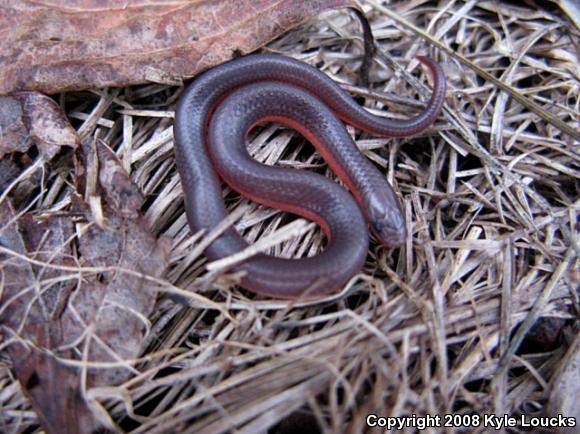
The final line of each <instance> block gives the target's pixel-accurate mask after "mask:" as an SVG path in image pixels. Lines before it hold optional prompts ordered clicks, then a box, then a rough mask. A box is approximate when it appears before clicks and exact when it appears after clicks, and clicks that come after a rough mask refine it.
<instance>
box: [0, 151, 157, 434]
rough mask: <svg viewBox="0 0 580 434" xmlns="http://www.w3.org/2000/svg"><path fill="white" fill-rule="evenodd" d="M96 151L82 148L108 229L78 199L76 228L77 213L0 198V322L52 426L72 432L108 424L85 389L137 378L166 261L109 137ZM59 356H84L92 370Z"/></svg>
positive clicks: (31, 393) (24, 378)
mask: <svg viewBox="0 0 580 434" xmlns="http://www.w3.org/2000/svg"><path fill="white" fill-rule="evenodd" d="M98 149H99V151H98V152H96V148H94V147H92V146H88V147H87V146H84V147H83V148H82V153H83V154H84V153H86V154H87V155H84V157H85V158H84V161H91V162H96V161H97V158H96V154H97V153H98V154H99V158H98V161H99V164H98V165H97V166H96V167H97V170H99V173H98V176H97V178H98V179H99V181H100V187H101V189H102V191H104V193H105V195H104V197H105V198H107V200H108V202H113V204H112V206H109V203H108V202H105V203H104V207H103V209H104V222H106V227H101V226H99V225H97V224H95V223H94V222H91V220H92V217H91V214H90V213H89V212H88V210H89V207H88V205H86V204H85V203H84V202H83V201H82V200H81V199H80V198H78V197H77V198H76V199H75V201H74V206H73V207H74V208H75V211H76V213H77V214H79V213H80V214H81V215H82V214H84V215H86V216H87V219H86V222H84V223H77V224H76V225H75V226H73V221H72V219H71V218H70V216H49V217H48V218H43V219H39V218H38V217H36V216H33V215H32V214H24V215H17V214H16V212H15V211H14V209H13V207H12V206H11V205H10V203H9V202H8V201H7V200H4V201H3V202H1V203H0V249H1V250H0V273H1V275H2V276H1V277H2V282H3V292H2V293H0V325H2V331H3V334H4V337H5V339H6V340H8V344H7V352H8V355H9V356H10V357H11V359H12V363H13V366H14V368H15V372H16V375H17V376H18V378H19V380H20V382H21V384H22V386H23V388H24V390H25V391H26V392H27V394H28V395H29V397H30V398H31V400H32V403H33V404H34V406H35V409H36V411H37V412H38V414H39V415H40V418H41V420H42V422H43V425H44V427H45V429H48V430H49V432H50V429H51V428H50V427H62V426H63V423H64V424H65V426H67V427H68V429H71V430H72V431H71V432H94V431H93V429H95V428H97V427H99V426H102V425H103V423H104V422H106V420H103V419H102V418H100V417H99V413H98V412H97V413H94V412H93V410H94V409H91V408H89V407H90V406H89V403H88V402H87V401H86V399H85V396H84V395H83V394H82V393H81V390H84V388H85V387H88V388H90V387H94V386H101V385H114V384H119V383H120V382H122V381H123V380H124V379H126V378H127V376H128V375H130V373H131V372H132V370H133V367H132V364H133V363H134V362H133V361H134V360H135V359H136V358H137V357H138V356H139V353H140V352H141V345H142V342H143V338H144V336H145V335H146V333H147V332H148V329H149V322H148V319H147V318H148V316H149V315H150V314H151V312H152V309H153V306H154V303H155V288H154V287H152V284H151V280H150V279H151V278H156V277H159V276H161V275H162V274H163V273H164V271H165V267H166V265H167V261H168V259H167V258H168V249H167V248H166V246H165V242H164V240H161V241H158V240H157V239H156V238H155V237H154V236H153V235H152V234H151V233H150V231H149V228H148V226H147V224H146V223H145V219H143V218H141V217H139V215H138V210H139V207H140V206H141V196H140V193H139V191H138V190H137V188H136V187H135V186H134V185H133V184H132V182H131V180H130V178H129V177H128V175H127V174H126V173H124V172H123V171H122V168H121V165H120V163H119V161H118V160H117V158H116V157H115V156H114V153H112V152H111V151H110V150H109V149H108V148H107V147H106V146H104V144H102V143H100V144H99V147H98ZM79 167H80V168H81V169H83V170H81V173H83V174H86V173H87V170H84V167H82V165H79ZM81 177H83V176H81ZM85 184H86V181H85ZM123 201H124V202H123ZM125 216H133V217H134V218H130V219H129V218H126V217H125ZM56 356H58V357H59V358H62V359H73V360H75V361H77V362H78V361H82V362H83V366H86V368H84V369H86V374H87V375H86V376H85V377H82V376H81V375H80V374H81V372H82V371H81V370H80V369H76V368H72V367H71V366H70V364H67V363H63V361H62V360H59V358H57V357H56ZM95 362H117V365H116V366H112V367H110V366H109V367H104V368H102V367H99V366H96V365H95V364H94V363H95ZM83 378H86V384H85V383H83V381H84V380H82V379H83ZM83 385H84V387H81V386H83ZM39 386H44V387H39ZM71 408H74V409H76V410H75V411H74V412H72V413H71V411H72V410H71ZM76 415H78V418H77V417H76ZM71 416H74V417H71ZM67 418H68V419H67ZM85 430H86V431H85ZM61 432H62V431H61Z"/></svg>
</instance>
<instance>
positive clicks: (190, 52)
mask: <svg viewBox="0 0 580 434" xmlns="http://www.w3.org/2000/svg"><path fill="white" fill-rule="evenodd" d="M343 7H353V8H358V5H357V4H356V2H355V1H354V0H317V1H307V2H305V1H301V0H259V1H256V0H225V1H220V2H215V1H198V0H176V1H172V2H167V3H162V2H155V1H144V0H129V1H115V0H105V1H98V2H97V1H94V2H82V1H76V0H68V1H61V2H56V1H55V2H41V3H38V2H35V1H30V0H28V1H23V2H15V3H12V4H9V5H8V6H2V13H0V29H3V30H2V39H1V42H0V94H7V93H10V92H14V91H16V90H36V91H40V92H44V93H55V92H62V91H65V90H75V89H86V88H90V87H105V86H126V85H132V84H140V83H146V82H161V83H165V84H175V83H176V82H180V80H181V79H182V78H184V77H192V76H194V75H195V74H197V73H198V72H200V71H202V70H205V69H207V68H210V67H212V66H214V65H217V64H219V63H222V62H225V61H227V60H229V59H231V58H232V57H233V56H236V55H238V54H245V53H249V52H252V51H254V50H256V49H258V48H260V47H261V46H263V45H264V44H266V43H267V42H269V41H271V40H272V39H274V38H276V37H277V36H280V35H281V34H283V33H284V32H286V31H288V30H289V29H291V28H292V27H294V26H296V25H298V24H300V23H302V22H304V21H306V20H308V19H310V18H312V17H314V16H316V15H318V14H320V13H321V12H324V11H326V10H330V9H338V8H343Z"/></svg>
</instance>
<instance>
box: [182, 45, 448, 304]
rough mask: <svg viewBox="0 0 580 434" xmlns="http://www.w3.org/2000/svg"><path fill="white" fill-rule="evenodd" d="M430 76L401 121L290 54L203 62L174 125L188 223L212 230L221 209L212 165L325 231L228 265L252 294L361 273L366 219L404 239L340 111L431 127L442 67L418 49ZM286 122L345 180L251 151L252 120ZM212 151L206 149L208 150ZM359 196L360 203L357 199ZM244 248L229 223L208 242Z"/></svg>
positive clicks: (384, 131) (319, 289) (309, 287)
mask: <svg viewBox="0 0 580 434" xmlns="http://www.w3.org/2000/svg"><path fill="white" fill-rule="evenodd" d="M417 59H418V60H419V61H420V62H421V63H422V64H423V65H425V66H426V67H427V68H428V69H429V71H430V72H431V74H432V76H433V83H434V85H433V93H432V95H431V98H430V100H429V102H428V103H427V106H426V108H425V110H424V111H423V112H422V113H420V114H419V115H417V116H416V117H414V118H411V119H408V120H390V119H384V118H380V117H377V116H374V115H371V114H370V113H369V112H367V111H366V110H364V109H363V108H361V107H360V106H359V105H358V104H357V103H356V102H355V101H354V100H353V99H352V98H351V97H350V96H349V95H348V94H346V93H345V92H344V91H342V89H341V88H340V87H339V86H338V84H336V83H335V82H334V81H332V80H331V79H330V78H328V77H327V76H326V75H324V74H323V73H321V72H320V71H318V70H317V69H315V68H313V67H311V66H309V65H307V64H305V63H302V62H300V61H297V60H293V59H290V58H287V57H282V56H275V55H252V56H246V57H242V58H239V59H237V60H233V61H231V62H229V63H225V64H222V65H220V66H217V67H215V68H213V69H210V70H208V71H206V72H205V73H203V74H201V75H200V76H199V77H197V78H195V79H194V81H193V82H192V83H191V84H190V85H189V87H188V88H187V89H186V90H185V92H184V93H183V95H182V96H181V99H180V101H179V104H178V106H177V111H176V116H175V124H174V136H175V154H176V162H177V169H178V171H179V174H180V176H181V182H182V185H183V191H184V195H185V209H186V213H187V218H188V220H189V224H190V226H191V228H192V230H193V231H194V232H197V231H199V230H202V229H205V230H206V231H211V230H212V229H214V228H215V227H216V226H217V225H218V224H219V223H220V222H221V221H222V220H223V219H224V218H225V217H226V215H227V213H226V209H225V205H224V201H223V198H222V189H221V186H220V181H219V178H218V173H219V176H220V177H221V178H222V179H223V180H224V181H225V182H226V183H227V184H228V185H229V186H230V187H231V188H232V189H234V190H236V191H238V192H239V193H241V194H242V195H243V196H246V197H248V198H250V199H252V200H255V201H256V202H259V203H261V204H264V205H267V206H270V207H274V208H278V209H281V210H284V211H287V212H291V213H294V214H298V215H300V216H303V217H306V218H308V219H310V220H313V221H315V222H316V223H318V224H319V225H320V226H321V227H322V229H323V231H324V233H325V235H326V236H327V238H328V243H327V245H326V248H325V249H324V251H323V252H321V253H320V254H318V255H316V256H313V257H308V258H301V259H284V258H277V257H272V256H268V255H264V254H259V255H256V256H253V257H252V258H251V259H249V260H247V261H245V262H244V263H242V264H240V265H238V266H236V267H235V270H236V271H238V270H243V271H245V274H244V276H243V277H242V281H241V286H242V287H243V288H246V289H248V290H250V291H252V292H255V293H257V294H260V295H265V296H269V297H274V298H285V299H292V298H298V297H304V298H314V297H320V296H323V295H326V294H329V293H331V292H333V291H335V290H337V289H339V288H340V287H341V286H342V285H344V284H345V283H346V281H347V280H348V279H349V278H350V277H352V276H353V275H354V274H355V273H357V272H358V271H359V270H360V269H361V267H362V266H363V263H364V261H365V258H366V255H367V250H368V243H369V240H368V229H367V224H366V222H365V219H366V221H368V223H369V225H370V227H371V230H372V231H373V233H374V235H375V236H376V237H377V238H378V240H379V241H381V242H382V243H383V244H385V245H387V246H389V247H397V246H400V245H401V244H402V243H403V242H404V240H405V238H406V233H405V221H404V218H403V214H402V212H401V209H400V206H399V201H398V200H397V197H396V195H395V193H394V192H393V189H392V188H391V186H390V185H389V183H388V182H387V181H386V179H385V177H384V176H383V174H381V173H380V172H379V170H378V169H377V168H376V167H375V166H373V164H371V163H370V162H369V161H368V160H367V159H366V158H365V157H364V156H363V155H362V154H361V152H360V151H359V150H358V149H357V147H356V145H355V143H354V142H353V140H352V139H351V137H350V136H349V134H348V133H347V131H346V129H345V127H344V125H343V124H342V123H341V122H340V121H339V120H338V119H337V117H336V115H338V117H340V118H341V119H342V120H343V121H345V122H347V123H349V124H351V125H353V126H355V127H357V128H360V129H362V130H365V131H368V132H370V133H372V134H376V135H379V136H384V137H405V136H410V135H413V134H417V133H418V132H420V131H422V130H424V129H425V128H427V127H428V126H429V125H430V124H431V123H432V122H433V121H434V120H435V119H436V117H437V116H438V114H439V112H440V110H441V107H442V105H443V101H444V98H445V77H444V75H443V72H442V70H441V68H440V67H439V66H438V65H437V64H436V63H435V62H433V61H432V60H431V59H428V58H426V57H417ZM263 121H276V122H280V123H283V124H286V125H288V126H290V127H292V128H294V129H296V130H297V131H298V132H300V133H301V134H302V135H303V136H304V137H305V138H307V139H308V140H309V141H310V142H312V144H314V146H315V147H316V149H317V150H318V152H319V153H320V154H322V156H323V157H324V159H325V160H326V162H327V163H328V165H329V166H330V167H331V168H332V170H333V171H334V173H336V174H337V175H338V176H339V177H340V178H341V179H342V180H343V181H344V183H345V184H346V185H347V187H348V188H349V190H350V191H351V193H352V194H353V195H354V198H355V199H356V202H355V200H353V198H352V196H351V195H349V194H348V192H347V191H346V190H345V189H343V188H341V187H340V186H339V185H338V184H337V183H335V182H333V181H331V180H330V179H328V178H325V177H324V176H322V175H318V174H315V173H311V172H306V171H302V170H294V169H285V168H280V167H270V166H266V165H263V164H260V163H258V162H257V161H256V160H254V159H253V158H251V157H250V155H249V154H248V151H247V149H246V136H247V133H248V131H249V130H250V129H251V128H252V127H253V126H254V125H256V124H257V123H259V122H263ZM210 157H211V158H210ZM357 202H358V205H357ZM246 247H248V243H247V242H246V241H245V240H244V239H243V237H242V236H241V235H240V234H239V233H238V232H237V231H236V230H235V229H229V230H227V231H226V232H225V233H224V234H223V235H221V236H220V237H219V238H218V239H216V240H215V241H214V242H213V243H212V244H211V245H210V246H209V247H208V248H207V249H206V255H207V257H208V258H209V259H210V260H216V259H220V258H223V257H226V256H230V255H233V254H235V253H238V252H239V251H241V250H243V249H244V248H246Z"/></svg>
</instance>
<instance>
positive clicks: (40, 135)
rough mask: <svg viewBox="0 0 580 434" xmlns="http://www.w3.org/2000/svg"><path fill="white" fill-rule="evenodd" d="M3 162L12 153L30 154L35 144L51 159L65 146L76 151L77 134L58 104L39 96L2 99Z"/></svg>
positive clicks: (0, 142) (0, 148)
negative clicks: (29, 149) (6, 155)
mask: <svg viewBox="0 0 580 434" xmlns="http://www.w3.org/2000/svg"><path fill="white" fill-rule="evenodd" d="M0 132H1V133H0V159H1V158H2V157H3V156H4V155H5V154H9V153H11V152H26V151H28V148H29V147H30V145H31V144H35V145H36V146H37V147H38V150H39V152H40V153H41V154H42V155H44V156H45V157H46V158H47V159H50V158H52V157H53V156H54V155H55V154H56V153H57V152H58V151H59V149H60V147H61V146H69V147H72V148H75V147H76V146H77V143H78V136H77V133H76V131H75V130H74V129H73V128H72V127H71V125H70V123H69V121H68V119H67V118H66V116H65V115H64V113H63V112H62V110H61V109H60V107H59V106H58V104H57V103H55V102H54V100H52V99H51V98H49V97H47V96H45V95H42V94H40V93H37V92H17V93H14V94H12V95H10V96H3V97H0Z"/></svg>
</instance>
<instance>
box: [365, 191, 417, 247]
mask: <svg viewBox="0 0 580 434" xmlns="http://www.w3.org/2000/svg"><path fill="white" fill-rule="evenodd" d="M366 211H367V219H368V221H369V224H370V228H371V231H372V233H373V235H374V236H375V237H376V238H377V239H378V241H379V242H381V244H383V245H385V246H387V247H389V248H395V247H400V246H401V245H403V243H404V242H405V238H406V237H407V231H406V228H405V218H404V217H403V213H402V211H401V208H400V206H399V201H398V199H397V197H396V196H395V194H394V193H393V192H392V190H390V189H389V190H388V191H381V192H377V193H374V194H372V195H370V196H369V197H368V198H367V206H366Z"/></svg>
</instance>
